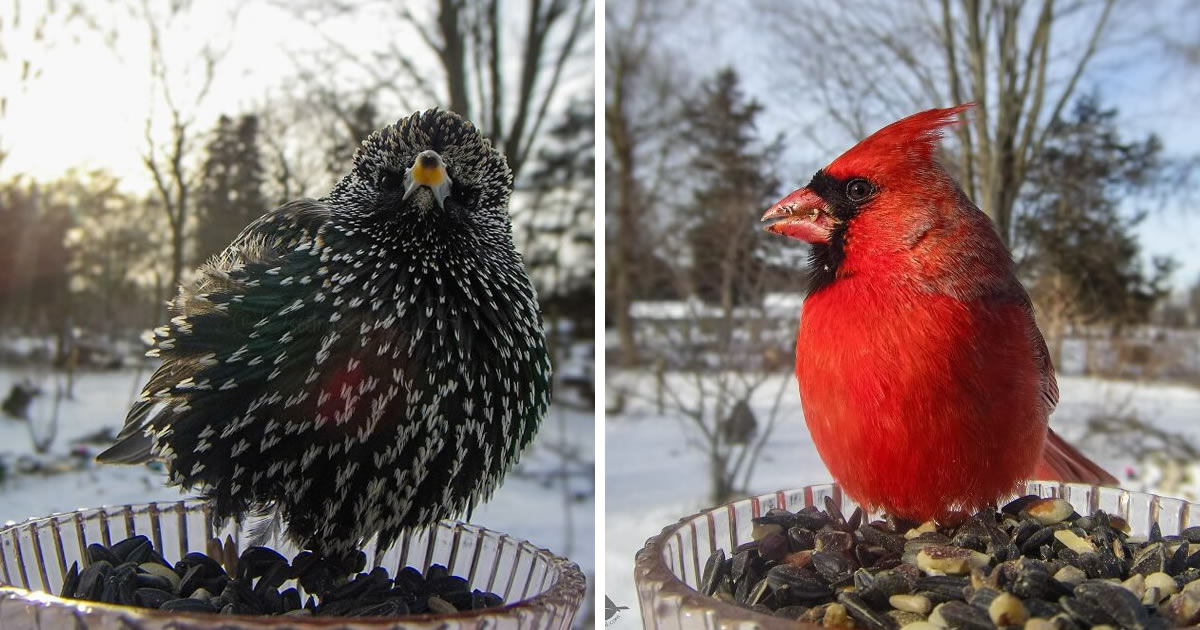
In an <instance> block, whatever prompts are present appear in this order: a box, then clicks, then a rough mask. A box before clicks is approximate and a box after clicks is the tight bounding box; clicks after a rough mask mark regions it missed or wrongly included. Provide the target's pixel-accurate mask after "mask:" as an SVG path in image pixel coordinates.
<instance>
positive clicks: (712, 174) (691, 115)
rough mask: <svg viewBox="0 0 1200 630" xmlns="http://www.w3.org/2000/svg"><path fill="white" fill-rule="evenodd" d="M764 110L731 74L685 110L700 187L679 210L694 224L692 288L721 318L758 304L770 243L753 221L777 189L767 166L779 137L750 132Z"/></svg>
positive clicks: (723, 74) (690, 235) (690, 236)
mask: <svg viewBox="0 0 1200 630" xmlns="http://www.w3.org/2000/svg"><path fill="white" fill-rule="evenodd" d="M761 112H762V105H760V104H759V103H758V102H757V101H755V100H753V99H747V98H746V96H745V95H744V94H743V93H742V90H741V88H740V86H739V84H738V76H737V74H736V73H735V72H734V71H733V70H732V69H725V70H722V71H720V72H718V73H717V75H716V76H715V77H714V78H713V79H711V80H710V81H707V82H705V83H704V84H702V85H701V86H700V89H699V93H698V94H697V95H696V96H695V97H694V98H692V99H689V100H688V101H687V102H686V103H685V105H684V108H683V131H682V135H683V140H684V141H685V143H686V144H687V145H688V146H689V147H690V148H691V151H692V158H691V161H690V167H691V171H692V173H693V177H694V178H695V179H696V181H698V182H700V184H699V187H698V188H697V189H696V190H695V191H694V193H693V197H692V202H691V203H690V204H689V205H688V207H687V208H685V209H684V214H685V215H687V216H690V217H692V218H693V220H694V223H693V224H692V225H691V227H690V228H689V229H688V230H687V240H688V243H689V245H690V250H691V258H692V260H691V273H690V287H689V290H690V292H692V293H694V294H695V295H698V296H699V297H700V298H702V299H704V300H705V301H708V302H713V303H717V304H720V305H721V307H722V309H723V310H724V311H725V312H726V313H728V312H730V311H731V310H732V309H733V307H734V305H736V304H740V303H743V302H747V301H756V300H757V299H759V297H760V293H761V291H762V288H763V282H762V281H763V278H764V271H765V268H766V267H765V263H764V260H765V251H764V248H766V247H772V246H773V245H774V244H773V243H770V242H769V239H767V238H765V237H764V235H763V234H762V233H761V230H759V229H758V218H759V217H760V216H761V215H762V213H763V211H764V210H766V208H767V207H769V206H770V204H771V203H772V202H773V201H775V197H776V196H777V193H778V190H779V180H778V179H777V178H776V176H775V173H774V171H773V169H772V166H771V165H772V164H774V163H775V162H776V161H777V160H778V157H779V154H780V151H781V147H782V138H776V139H774V140H773V141H771V142H770V143H767V144H764V142H763V141H762V139H761V138H760V136H759V133H758V130H757V129H756V127H755V121H756V119H757V117H758V115H759V114H760V113H761Z"/></svg>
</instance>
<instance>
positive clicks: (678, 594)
mask: <svg viewBox="0 0 1200 630" xmlns="http://www.w3.org/2000/svg"><path fill="white" fill-rule="evenodd" d="M1071 487H1083V488H1088V489H1091V490H1093V491H1097V490H1099V489H1101V488H1102V486H1090V485H1086V484H1070V483H1061V482H1058V481H1041V480H1032V481H1027V482H1025V485H1024V486H1022V491H1021V493H1029V490H1030V489H1031V488H1038V489H1045V488H1049V489H1050V490H1051V492H1052V494H1051V496H1059V497H1062V496H1065V495H1066V491H1067V490H1068V489H1070V488H1071ZM1103 488H1104V489H1105V490H1108V491H1114V490H1116V491H1119V492H1122V493H1124V494H1126V495H1128V494H1129V493H1130V491H1127V490H1123V489H1120V488H1109V487H1103ZM820 492H824V493H828V494H829V495H831V496H832V497H833V498H834V500H835V501H836V503H837V504H838V506H839V507H840V506H842V505H844V499H845V498H846V497H844V495H843V494H842V491H841V488H840V487H839V486H838V485H837V484H836V483H823V484H813V485H809V486H803V487H801V488H797V489H793V490H779V491H776V492H773V493H768V494H762V495H756V496H750V497H746V498H743V499H739V500H738V501H734V502H732V503H727V504H725V505H721V506H717V507H714V508H710V509H707V510H702V511H700V512H697V513H695V514H691V515H689V516H685V517H683V518H681V519H679V521H678V522H676V523H673V524H671V525H668V526H666V527H664V528H663V530H662V532H661V533H659V534H658V535H657V536H654V537H652V538H650V539H649V540H647V541H646V545H645V546H644V547H642V549H641V550H639V551H638V552H637V554H636V555H635V556H634V583H635V585H636V589H637V591H638V602H639V604H640V605H641V606H642V607H643V610H642V615H647V614H654V613H655V612H656V611H654V610H650V611H647V610H645V609H644V608H645V605H646V603H647V601H648V600H652V601H653V602H654V606H653V607H654V608H657V607H658V605H660V604H668V605H669V606H670V607H671V608H672V609H674V610H677V611H679V613H680V614H683V615H687V616H692V617H696V618H703V619H705V622H706V623H705V627H708V628H722V629H723V628H734V627H742V626H748V627H758V628H763V629H766V630H788V629H792V630H795V629H798V628H802V629H806V630H807V629H814V630H815V629H817V628H821V629H823V628H824V627H823V626H821V625H820V624H811V623H806V622H799V621H796V620H792V619H785V618H783V617H776V616H773V615H767V614H764V613H760V612H755V611H753V610H750V609H749V608H743V607H741V606H738V605H736V604H730V603H727V602H724V601H721V600H719V599H716V598H715V597H708V596H705V595H704V594H702V593H700V591H697V590H696V589H694V588H692V587H690V586H688V585H687V584H686V583H685V582H684V581H683V580H681V579H680V578H679V577H678V576H677V575H675V573H674V572H673V571H672V570H671V569H670V567H669V566H668V565H667V563H666V560H665V555H666V552H667V546H668V544H669V542H670V540H671V538H672V537H675V536H677V535H679V532H680V530H682V529H683V528H685V527H690V526H692V525H693V524H694V523H696V522H697V521H699V520H700V519H706V520H709V521H711V520H713V519H714V518H717V517H718V513H720V512H727V511H729V510H731V509H733V506H734V505H736V504H739V503H743V502H750V505H751V511H752V513H753V514H754V515H755V516H756V517H757V516H759V515H761V514H763V513H765V510H761V509H760V508H759V503H760V502H763V501H764V500H769V499H770V498H774V499H775V502H776V504H777V505H784V504H786V497H788V496H794V495H797V494H803V495H804V496H805V497H812V496H813V495H815V494H816V493H820ZM1043 492H1044V490H1043ZM1035 494H1036V493H1035ZM1142 494H1145V493H1142ZM1043 496H1046V495H1045V494H1043ZM1148 496H1153V495H1148ZM1014 498H1015V497H1014ZM810 503H813V501H811V500H810ZM868 516H871V515H868ZM647 593H649V594H651V596H650V597H647V596H646V595H647Z"/></svg>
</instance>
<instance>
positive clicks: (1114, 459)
mask: <svg viewBox="0 0 1200 630" xmlns="http://www.w3.org/2000/svg"><path fill="white" fill-rule="evenodd" d="M774 379H775V380H773V382H770V383H768V384H767V385H766V386H764V387H762V388H760V390H759V394H758V395H756V396H755V397H754V398H753V399H752V400H751V406H752V407H753V408H754V410H755V412H756V414H757V415H760V416H761V415H766V414H767V413H768V411H769V409H770V407H771V406H772V405H773V404H774V399H775V393H776V391H777V389H778V387H779V386H781V385H782V386H784V387H786V391H785V393H784V396H783V406H782V407H781V410H780V420H779V423H778V424H777V425H776V426H775V429H774V432H773V433H772V436H771V438H770V440H769V441H768V443H767V445H766V447H765V448H764V449H763V450H762V453H761V460H762V463H761V465H760V466H759V467H758V468H757V470H756V473H755V475H754V477H753V482H752V486H751V487H748V488H746V489H745V490H746V494H748V495H754V494H763V493H767V492H772V491H775V490H783V489H788V488H797V487H801V486H806V485H810V484H818V483H828V482H830V481H831V478H830V476H829V473H828V472H827V471H826V470H825V467H824V466H823V465H822V463H821V460H820V457H819V456H818V455H817V451H816V448H815V447H814V446H813V443H812V439H811V438H810V437H809V435H808V430H807V429H806V428H805V426H804V416H803V412H802V411H801V408H800V398H799V396H798V395H796V390H795V387H796V383H795V379H794V378H793V377H791V376H783V375H780V376H778V377H774ZM785 380H786V382H783V381H785ZM653 382H654V379H653V378H652V376H651V375H649V374H646V373H643V372H636V371H612V372H610V373H609V375H608V381H607V389H608V390H609V392H610V395H612V393H613V392H616V391H618V390H620V389H625V390H627V391H638V390H639V388H640V389H641V391H643V393H646V394H649V393H650V392H649V391H647V390H648V389H649V386H648V384H651V383H653ZM1058 383H1059V388H1060V392H1061V402H1060V403H1059V406H1058V409H1057V410H1056V411H1055V413H1054V415H1053V416H1052V417H1051V419H1050V425H1051V426H1052V427H1053V428H1054V430H1055V431H1057V432H1058V433H1059V434H1060V435H1062V436H1063V437H1064V438H1066V439H1067V440H1068V441H1070V442H1072V443H1073V444H1075V445H1076V446H1078V447H1079V448H1080V450H1082V451H1083V452H1084V453H1085V454H1087V455H1088V456H1089V457H1091V458H1093V459H1094V460H1095V461H1096V462H1097V463H1099V464H1100V465H1101V466H1103V467H1105V468H1106V469H1107V470H1108V471H1109V472H1112V473H1113V474H1114V475H1117V476H1118V477H1120V478H1121V479H1122V486H1123V487H1124V488H1126V489H1128V490H1141V491H1148V492H1157V493H1160V494H1167V495H1171V496H1179V497H1181V498H1185V499H1190V500H1197V499H1200V485H1197V483H1196V482H1195V481H1194V480H1196V479H1197V478H1200V463H1196V464H1193V465H1192V470H1191V471H1190V472H1191V476H1190V478H1191V479H1192V480H1193V481H1190V482H1186V483H1183V484H1180V482H1179V476H1180V474H1181V473H1183V472H1184V471H1172V470H1164V469H1163V468H1162V467H1161V466H1159V465H1157V464H1156V463H1154V462H1151V461H1135V460H1133V459H1130V458H1129V457H1128V456H1127V455H1126V454H1124V453H1123V452H1121V451H1118V450H1116V449H1114V448H1112V447H1111V446H1109V445H1107V444H1104V443H1102V442H1101V441H1100V440H1099V439H1098V438H1096V436H1092V437H1088V436H1087V435H1085V432H1086V428H1087V420H1088V419H1089V418H1091V417H1094V416H1097V415H1101V414H1110V413H1114V412H1118V413H1126V414H1128V413H1134V414H1136V415H1137V417H1139V418H1141V419H1143V420H1145V421H1147V422H1149V423H1151V424H1153V425H1154V426H1157V427H1161V428H1163V429H1167V430H1169V431H1172V432H1180V433H1182V434H1184V435H1187V436H1189V437H1190V438H1191V439H1192V440H1193V441H1194V442H1195V443H1200V390H1198V389H1196V388H1194V387H1190V386H1178V385H1161V384H1148V383H1145V384H1144V383H1136V382H1132V381H1108V380H1101V379H1095V378H1083V377H1077V376H1060V377H1059V379H1058ZM649 398H650V397H644V398H643V397H639V396H637V395H632V396H626V400H627V401H628V402H627V403H626V408H625V410H624V413H621V414H619V415H608V416H607V417H606V419H605V443H606V444H608V445H617V444H619V445H621V446H620V448H612V447H609V448H608V449H607V450H606V454H605V470H606V474H605V521H604V528H605V547H606V548H605V550H604V563H605V570H606V573H605V584H604V593H605V594H606V595H607V596H608V597H610V598H611V599H612V600H613V602H614V603H616V604H618V605H620V606H629V607H630V609H629V610H628V611H622V612H621V613H619V614H618V615H617V616H615V617H614V618H613V620H611V621H610V623H609V626H608V627H609V628H630V629H632V628H638V627H640V624H641V620H640V617H639V616H638V615H637V610H638V603H637V591H636V590H635V588H634V583H633V558H634V554H635V553H637V551H638V550H639V549H641V548H642V546H643V545H644V544H645V543H646V539H648V538H650V537H652V536H654V535H656V534H657V533H658V532H659V531H660V530H661V529H662V528H664V527H666V526H667V525H670V524H672V523H674V522H675V521H677V520H679V519H680V518H683V517H685V516H688V515H690V514H693V513H696V512H699V511H701V510H703V509H706V508H708V507H712V506H710V505H707V504H706V500H705V497H706V496H707V492H708V485H707V479H708V462H707V461H706V460H705V458H704V453H703V452H702V451H700V450H698V449H694V448H690V447H688V446H687V445H685V436H687V435H689V433H690V432H691V431H692V427H690V426H688V425H685V424H684V423H683V422H681V421H679V420H676V419H672V418H667V417H662V416H660V415H658V414H657V413H656V412H655V409H654V404H653V403H652V401H651V400H649ZM1130 471H1132V472H1133V477H1132V478H1130V477H1129V476H1128V473H1129V472H1130ZM1164 476H1167V477H1169V478H1164ZM647 480H652V481H650V482H648V481H647ZM1163 485H1165V486H1166V488H1163V487H1161V486H1163Z"/></svg>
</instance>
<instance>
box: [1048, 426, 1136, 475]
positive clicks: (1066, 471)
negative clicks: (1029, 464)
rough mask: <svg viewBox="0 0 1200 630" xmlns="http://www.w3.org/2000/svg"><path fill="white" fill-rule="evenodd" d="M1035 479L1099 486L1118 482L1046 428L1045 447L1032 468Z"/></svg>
mask: <svg viewBox="0 0 1200 630" xmlns="http://www.w3.org/2000/svg"><path fill="white" fill-rule="evenodd" d="M1033 476H1034V478H1035V479H1049V480H1052V481H1067V482H1078V483H1090V484H1095V485H1100V486H1115V485H1117V484H1118V483H1119V482H1118V481H1117V478H1116V477H1113V476H1112V475H1110V474H1108V473H1107V472H1105V471H1104V469H1103V468H1101V467H1099V466H1097V465H1096V463H1095V462H1093V461H1092V460H1090V459H1088V458H1087V456H1086V455H1084V454H1083V453H1080V452H1079V451H1078V450H1077V449H1076V448H1075V447H1074V446H1071V445H1070V444H1067V442H1066V440H1063V439H1062V438H1060V437H1058V434H1057V433H1055V432H1054V431H1053V430H1052V429H1047V430H1046V448H1045V450H1043V451H1042V461H1041V462H1039V463H1038V465H1037V468H1036V469H1035V470H1034V475H1033Z"/></svg>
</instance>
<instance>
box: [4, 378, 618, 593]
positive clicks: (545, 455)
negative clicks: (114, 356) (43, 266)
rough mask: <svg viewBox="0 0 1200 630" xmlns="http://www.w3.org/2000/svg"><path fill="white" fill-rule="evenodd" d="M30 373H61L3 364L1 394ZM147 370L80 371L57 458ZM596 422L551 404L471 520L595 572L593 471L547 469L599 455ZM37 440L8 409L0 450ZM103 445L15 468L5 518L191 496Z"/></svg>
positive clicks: (115, 425) (123, 405)
mask: <svg viewBox="0 0 1200 630" xmlns="http://www.w3.org/2000/svg"><path fill="white" fill-rule="evenodd" d="M31 374H34V375H35V376H36V380H37V382H38V384H40V385H41V386H42V387H43V389H47V390H53V387H54V385H53V383H54V376H53V375H52V374H51V373H50V372H49V371H45V370H42V371H38V370H36V369H34V368H30V369H22V370H16V369H10V368H0V397H2V396H3V395H4V394H5V393H7V392H8V390H9V387H10V386H11V384H12V383H15V382H18V381H20V380H21V379H23V378H26V377H28V376H29V375H31ZM147 376H149V372H143V373H142V374H140V375H138V374H136V373H135V371H134V370H121V371H114V372H94V373H82V374H81V375H79V377H78V381H77V383H76V385H75V400H65V401H63V402H62V408H61V409H60V416H59V417H60V418H62V424H61V427H60V430H59V435H58V439H57V440H56V441H55V442H54V445H53V447H52V450H51V453H50V455H52V456H53V455H59V456H62V457H66V456H67V454H68V453H69V452H70V451H71V450H72V443H73V441H75V440H76V439H77V438H79V437H81V436H85V435H88V434H94V433H96V432H97V431H98V430H100V429H102V428H104V427H109V428H111V429H112V430H113V431H114V432H115V431H116V430H118V429H119V428H120V426H121V424H122V423H123V421H124V417H125V411H126V410H127V409H128V408H129V404H130V402H131V400H132V399H133V395H134V394H135V387H138V386H140V385H141V383H142V381H144V379H145V378H146V377H147ZM135 380H136V382H135ZM50 398H51V397H48V396H43V397H39V398H35V403H34V405H33V406H32V408H31V413H32V414H33V415H34V416H35V417H39V416H38V414H46V413H49V412H50V410H51V405H52V403H51V401H50ZM47 417H48V416H47ZM593 426H594V425H593V421H592V413H591V412H590V411H587V412H581V411H575V410H573V409H568V408H567V407H566V406H565V405H559V406H557V407H552V409H551V413H550V416H549V417H548V418H546V420H545V421H544V423H543V426H542V430H541V433H540V435H539V437H538V439H537V440H536V441H535V443H534V446H533V447H532V448H531V449H530V450H529V451H527V452H526V454H525V456H524V457H523V458H522V460H521V464H520V466H519V467H518V468H517V469H516V471H514V473H510V474H509V476H508V479H507V481H506V483H505V484H504V485H503V486H502V487H501V488H500V490H499V491H497V492H496V494H495V495H494V496H493V498H492V500H491V501H490V502H489V503H487V504H486V505H483V506H481V507H479V508H477V509H476V510H475V513H474V514H473V516H472V522H473V523H475V524H478V525H481V526H483V527H487V528H489V529H494V530H499V531H502V532H506V533H508V534H512V535H513V536H516V537H519V538H524V539H526V540H529V541H531V542H533V543H535V544H537V545H538V546H540V547H546V548H548V549H550V550H551V551H554V552H555V553H557V554H560V555H565V556H567V557H569V558H570V559H571V560H573V561H575V562H576V563H578V564H579V565H580V567H581V568H582V569H583V571H584V572H585V573H587V574H588V575H593V574H594V566H595V542H594V541H595V522H594V521H595V518H594V514H595V511H594V499H593V492H592V475H591V471H590V470H588V471H587V474H585V475H580V476H577V477H575V478H574V479H572V481H571V482H570V487H569V488H568V490H567V492H566V493H565V494H564V491H563V489H562V487H561V485H559V484H558V483H557V482H552V483H550V484H549V485H547V484H546V483H544V482H543V480H542V479H541V478H540V477H541V475H540V474H538V473H541V472H543V471H547V470H552V469H555V468H557V467H558V466H559V455H558V453H559V452H560V451H561V450H562V449H561V445H562V444H563V443H566V444H569V446H570V448H571V449H574V450H576V451H578V452H581V453H584V454H585V455H586V457H585V459H586V461H587V462H591V461H592V455H591V454H592V453H594V452H595V448H594V442H595V432H594V430H593ZM31 444H32V442H31V439H30V434H29V428H28V425H27V423H25V422H21V421H17V420H13V419H10V418H7V417H5V416H3V415H0V456H4V457H5V460H6V461H13V460H15V459H16V458H18V457H21V456H22V455H26V456H27V455H28V454H29V453H32V451H33V449H32V446H31ZM102 449H103V446H91V447H90V454H88V453H81V454H80V461H82V462H85V463H86V467H85V468H83V469H82V470H79V471H73V472H68V473H63V474H55V475H48V476H38V475H13V474H12V472H11V471H10V473H9V478H8V480H7V481H6V482H4V483H3V484H0V523H2V522H4V521H8V520H15V521H21V520H25V519H26V518H28V517H31V516H42V515H46V514H50V513H52V512H65V511H70V510H74V509H76V508H82V507H97V506H100V505H121V504H127V503H146V502H150V501H174V500H178V499H180V498H182V497H185V496H186V494H182V493H181V492H180V491H179V490H178V489H176V488H168V487H166V486H165V485H164V479H165V476H164V475H163V474H162V473H161V472H158V471H155V470H152V469H151V468H148V467H146V466H110V465H99V464H95V463H93V462H91V456H92V455H94V454H95V453H97V452H99V451H100V450H102ZM40 459H43V460H44V459H47V458H40ZM526 475H528V476H526ZM565 495H566V496H569V499H568V498H564V496H565Z"/></svg>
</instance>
